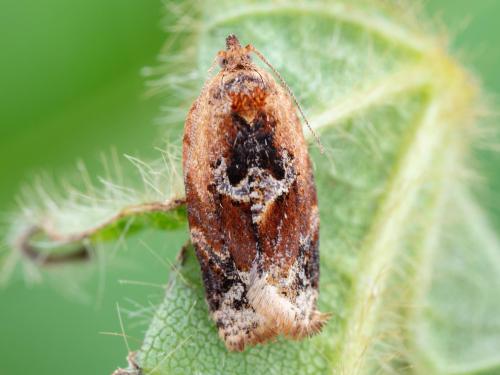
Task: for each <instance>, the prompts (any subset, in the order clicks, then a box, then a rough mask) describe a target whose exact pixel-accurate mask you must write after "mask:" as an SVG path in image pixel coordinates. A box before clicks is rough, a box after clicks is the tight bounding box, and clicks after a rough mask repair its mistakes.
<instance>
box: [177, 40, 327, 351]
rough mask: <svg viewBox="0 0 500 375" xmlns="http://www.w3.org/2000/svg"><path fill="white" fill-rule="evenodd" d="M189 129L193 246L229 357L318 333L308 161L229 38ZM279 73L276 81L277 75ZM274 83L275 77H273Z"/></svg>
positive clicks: (286, 115)
mask: <svg viewBox="0 0 500 375" xmlns="http://www.w3.org/2000/svg"><path fill="white" fill-rule="evenodd" d="M226 45H227V48H226V50H225V51H220V52H219V53H218V62H219V65H220V67H221V70H220V72H219V73H218V74H217V75H215V76H214V77H213V78H212V79H210V80H209V81H208V82H207V83H206V84H205V86H204V88H203V89H202V92H201V94H200V96H199V97H198V99H197V100H196V101H195V102H194V103H193V105H192V107H191V109H190V111H189V114H188V116H187V119H186V123H185V129H184V141H183V168H184V182H185V187H186V199H187V209H188V219H189V226H190V233H191V240H192V243H193V244H194V247H195V249H196V255H197V257H198V260H199V262H200V266H201V270H202V274H203V281H204V284H205V291H206V298H207V301H208V305H209V309H210V312H211V315H212V317H213V319H214V321H215V322H216V324H217V327H218V330H219V336H220V337H221V339H222V340H223V341H224V343H225V344H226V347H227V348H228V349H229V350H236V351H242V350H243V349H244V348H245V347H246V346H247V345H253V344H257V343H262V342H264V341H267V340H270V339H272V338H275V337H276V336H278V335H285V336H287V337H289V338H292V339H301V338H304V337H307V336H310V335H313V334H315V333H318V332H319V331H320V330H321V327H322V326H323V325H324V323H325V321H326V320H327V315H326V314H322V313H320V312H319V311H318V310H317V309H316V301H317V298H318V279H319V253H318V245H319V237H318V236H319V233H318V232H319V216H318V206H317V198H316V188H315V185H314V179H313V173H312V168H311V161H310V160H309V156H308V151H307V144H306V141H305V139H304V135H303V134H302V126H301V122H300V120H299V118H298V116H297V113H296V107H295V105H294V101H293V100H292V99H294V98H293V97H292V96H291V93H290V92H289V91H287V89H286V88H285V87H283V86H281V85H279V84H277V83H276V81H275V80H274V78H273V77H272V76H271V75H270V74H269V73H267V72H266V71H264V70H262V69H261V68H259V67H258V66H256V65H255V64H254V63H253V62H252V60H251V58H250V53H251V52H254V53H255V54H257V56H259V57H260V58H262V59H263V61H264V62H265V63H266V64H268V65H269V63H268V62H267V61H266V60H265V59H264V58H263V56H262V55H261V54H260V53H259V52H258V51H256V50H255V48H254V47H252V46H251V45H248V46H246V47H242V46H241V45H240V43H239V41H238V39H237V38H236V36H234V35H230V36H228V37H227V39H226ZM275 73H277V72H275ZM280 78H281V77H280Z"/></svg>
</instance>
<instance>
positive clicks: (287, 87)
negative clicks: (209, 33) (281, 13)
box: [246, 44, 325, 154]
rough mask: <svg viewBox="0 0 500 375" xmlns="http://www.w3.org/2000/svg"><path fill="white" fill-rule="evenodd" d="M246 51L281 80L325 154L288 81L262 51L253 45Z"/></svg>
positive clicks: (248, 46)
mask: <svg viewBox="0 0 500 375" xmlns="http://www.w3.org/2000/svg"><path fill="white" fill-rule="evenodd" d="M246 49H248V50H249V51H251V52H253V53H255V54H256V55H257V57H258V58H259V59H261V60H262V62H263V63H264V64H266V65H267V66H268V67H269V69H271V70H272V71H273V73H274V74H275V75H276V76H277V77H278V79H279V80H280V82H281V85H282V86H283V87H284V88H285V90H286V91H287V92H288V94H289V95H290V96H291V98H292V99H293V102H294V103H295V105H296V106H297V108H298V109H299V112H300V114H301V116H302V118H303V119H304V121H305V123H306V125H307V127H308V128H309V130H310V131H311V133H312V135H313V136H314V139H315V140H316V143H317V144H318V147H319V150H320V152H321V153H322V154H324V153H325V149H324V148H323V145H322V144H321V141H320V140H319V136H318V134H316V132H315V131H314V130H313V128H312V127H311V125H310V124H309V121H307V117H306V115H305V114H304V111H302V108H301V107H300V104H299V101H298V100H297V98H296V97H295V95H294V94H293V92H292V90H291V89H290V87H289V86H288V85H287V84H286V81H285V79H284V78H283V77H282V76H281V74H280V73H279V72H278V71H277V70H276V69H275V68H274V66H272V65H271V63H270V62H269V61H267V59H266V58H265V57H264V55H263V54H262V53H260V51H259V50H258V49H257V48H255V47H254V46H253V45H251V44H249V45H247V46H246Z"/></svg>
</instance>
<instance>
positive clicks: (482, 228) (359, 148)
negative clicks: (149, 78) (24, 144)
mask: <svg viewBox="0 0 500 375" xmlns="http://www.w3.org/2000/svg"><path fill="white" fill-rule="evenodd" d="M401 4H402V5H400V6H398V5H394V4H392V5H391V4H389V3H386V2H378V1H365V0H355V1H347V0H345V1H342V0H335V1H334V0H331V1H326V0H324V1H323V0H314V1H307V2H306V1H304V2H301V1H297V2H282V1H274V2H268V1H263V0H262V1H260V0H254V1H252V0H240V1H229V0H220V1H215V0H207V1H204V2H192V3H191V2H185V3H172V4H169V12H168V15H167V17H168V26H169V28H170V29H171V30H173V31H175V32H177V34H176V36H175V37H172V38H171V40H169V41H168V43H167V45H168V47H167V48H166V49H165V50H164V52H163V55H162V56H163V58H162V59H163V60H165V61H167V62H168V64H166V67H165V68H159V69H153V70H151V73H153V74H158V73H159V74H164V75H163V76H162V77H160V78H159V79H157V80H156V81H154V82H152V83H151V89H152V91H155V92H156V91H163V92H166V93H168V94H169V97H168V102H169V103H170V104H171V105H173V106H174V108H173V109H172V111H170V114H169V121H170V123H171V124H170V128H169V131H170V135H171V137H172V139H180V137H179V136H180V134H181V133H182V121H183V120H182V119H183V118H184V117H185V116H186V114H187V111H188V108H189V105H190V104H191V103H192V101H193V100H194V99H195V98H196V96H197V93H198V92H199V89H200V88H201V86H202V84H203V81H204V80H205V79H206V78H207V77H208V74H207V70H208V68H209V67H210V66H211V64H212V61H213V59H214V57H215V55H216V52H217V51H218V50H220V49H223V47H224V39H225V37H226V36H227V35H228V34H230V33H235V34H237V35H238V37H239V39H240V40H241V41H242V42H243V43H251V44H253V45H254V46H255V47H256V48H257V49H259V50H260V51H261V52H262V53H263V54H264V55H265V56H266V57H267V58H268V60H269V61H270V62H271V63H272V64H273V65H274V66H275V68H276V69H277V70H278V71H279V72H280V73H281V74H282V75H283V76H284V77H285V79H286V81H287V83H288V84H289V85H290V87H291V88H292V91H294V93H295V95H296V96H297V97H298V98H299V102H300V103H301V104H302V106H303V107H304V110H305V112H306V113H307V114H308V116H309V120H310V122H311V125H312V126H313V128H315V129H316V130H317V131H318V132H320V135H321V142H322V144H323V146H324V148H325V149H326V153H325V154H320V153H319V151H318V149H317V147H316V146H315V145H312V146H311V156H312V159H313V161H314V164H315V175H316V182H317V187H318V194H319V207H320V217H321V233H320V238H321V249H320V252H321V282H320V301H319V303H320V309H321V311H328V312H331V313H332V314H333V317H332V318H331V319H330V321H329V323H328V324H327V325H326V327H325V328H324V330H323V331H322V333H321V334H319V335H317V336H315V337H313V338H311V339H308V340H303V341H300V342H293V341H289V340H285V339H278V340H277V341H276V342H273V343H269V344H266V345H259V346H256V347H252V348H249V349H248V350H246V351H245V352H243V353H230V352H228V351H227V350H226V349H225V347H224V345H223V343H222V342H221V341H220V340H219V338H218V336H217V332H216V328H215V324H214V323H213V321H211V319H210V318H209V313H208V308H207V305H206V302H205V300H204V289H203V286H202V281H201V276H200V271H199V266H198V264H197V262H196V258H195V256H194V253H193V249H192V248H189V249H187V252H186V254H185V260H184V262H182V263H181V264H179V265H178V267H176V268H175V269H174V270H173V271H172V274H171V280H170V283H169V286H168V287H167V289H166V293H165V298H164V301H163V302H162V303H161V304H160V306H159V307H158V309H157V311H156V314H155V317H154V318H153V320H152V322H151V324H150V326H149V329H148V331H147V332H146V336H145V339H144V342H143V345H142V348H141V349H140V351H139V352H138V354H137V357H136V360H137V361H138V364H139V365H140V366H141V367H142V368H143V372H144V373H145V374H156V375H167V374H168V375H170V374H188V373H189V374H191V373H192V374H220V373H231V374H233V373H234V374H254V373H271V374H332V373H334V374H346V375H353V374H371V373H389V374H390V373H395V374H396V373H397V374H417V375H418V374H450V375H451V374H457V375H458V374H464V375H465V374H493V373H498V372H500V351H499V350H498V348H500V295H499V292H498V291H499V290H500V245H499V242H498V239H497V238H496V235H495V233H494V231H493V230H492V229H491V228H490V227H489V223H488V222H487V219H486V217H485V216H484V214H483V213H482V210H481V208H480V207H479V206H478V205H477V203H476V202H475V200H474V198H473V197H472V194H471V193H470V190H471V183H472V181H470V177H469V176H470V173H469V170H470V169H472V168H473V165H474V160H473V155H472V153H471V149H472V146H474V145H476V143H477V140H478V134H480V132H479V131H478V126H479V125H478V119H477V118H476V112H477V109H478V107H479V100H478V96H479V95H478V88H477V87H476V84H475V83H474V80H473V79H472V78H471V77H469V75H468V74H467V73H466V72H465V71H464V70H463V69H462V67H461V66H460V65H459V64H458V63H457V62H456V61H454V60H453V59H452V58H451V57H449V55H448V53H447V51H446V46H445V45H443V43H442V37H441V36H440V35H438V36H433V35H432V30H428V29H426V28H424V27H423V26H421V24H422V23H423V22H422V21H421V20H419V19H418V18H417V16H416V15H415V14H416V11H414V10H412V9H411V3H406V2H402V3H401ZM174 20H176V22H177V23H174ZM162 72H163V73H162ZM305 132H306V134H308V133H307V129H305ZM131 160H132V162H134V164H136V165H137V166H139V170H140V171H141V177H142V179H141V180H142V181H144V187H143V189H139V190H137V189H134V190H133V191H132V193H130V191H129V190H128V189H127V188H116V184H115V183H105V184H104V197H105V199H95V198H96V197H98V198H99V197H100V196H101V195H100V194H101V193H96V192H95V191H94V190H95V189H93V188H89V189H87V190H89V191H90V192H91V194H87V195H88V196H90V197H93V198H92V199H91V200H90V201H89V202H90V203H91V204H89V202H87V201H86V198H85V199H82V196H81V195H78V194H76V193H71V194H69V197H67V198H66V199H62V200H58V199H57V198H52V196H49V195H47V194H42V196H43V197H44V199H43V200H42V202H43V204H42V206H40V205H38V206H36V205H35V209H32V208H26V209H25V214H24V215H22V216H21V219H22V220H21V224H19V225H17V226H15V228H17V229H19V228H21V229H22V228H30V225H31V226H36V227H37V228H42V229H43V230H44V232H45V235H47V236H48V240H49V241H53V240H55V239H56V237H57V236H51V233H53V230H54V228H55V229H56V230H57V233H63V234H64V235H65V236H66V237H65V238H66V239H68V241H63V242H64V244H68V243H70V244H71V243H73V242H75V241H70V240H77V241H76V242H78V241H82V240H91V241H94V242H96V243H99V242H102V241H108V240H114V239H117V238H119V237H120V236H122V235H123V233H124V231H126V232H130V229H134V231H138V230H139V229H142V228H145V227H156V228H160V229H162V230H167V231H168V230H170V229H173V228H176V227H178V226H179V225H182V222H183V221H184V216H185V215H184V212H183V208H181V207H178V206H177V205H175V209H176V210H175V211H171V210H168V212H167V214H166V215H165V212H162V210H153V211H152V212H144V211H143V210H138V211H132V212H131V211H130V210H129V211H127V207H128V209H130V207H147V206H148V205H149V204H151V202H157V203H158V202H159V203H161V204H165V203H166V202H171V201H172V199H179V200H182V199H183V198H182V194H181V193H179V191H182V190H181V189H180V188H173V187H174V186H178V185H179V181H180V178H179V176H180V173H179V172H172V171H177V169H178V167H179V165H178V162H174V163H167V164H168V165H169V168H167V169H166V170H165V169H155V168H153V167H150V166H149V165H148V164H146V163H142V162H139V161H138V160H137V159H131ZM165 171H166V172H165ZM169 171H170V172H169ZM84 180H85V179H84ZM120 186H126V184H120ZM165 189H166V190H165ZM87 195H85V197H87ZM104 202H107V203H106V204H105V203H104ZM144 205H146V206H144ZM26 207H32V206H31V205H29V204H28V205H26ZM75 207H76V208H77V210H76V211H75V209H74V208H75ZM126 212H128V213H130V215H126V214H124V213H126ZM121 215H123V217H122V216H121ZM164 215H165V216H164ZM47 218H49V219H50V220H49V219H47ZM68 218H69V219H68ZM96 218H97V219H96ZM127 218H129V219H130V218H133V220H137V222H136V224H135V225H132V224H130V222H129V221H128V220H127ZM23 223H24V224H23ZM26 223H27V224H29V225H26ZM47 223H50V225H47ZM96 223H97V225H96ZM15 228H14V229H15ZM89 228H90V229H89ZM92 228H94V230H92ZM89 230H90V231H89ZM13 233H14V235H13V242H14V243H16V241H15V240H16V239H17V240H18V239H19V233H23V232H22V231H21V232H19V230H18V231H15V230H14V232H13ZM51 245H52V247H54V246H55V247H57V246H58V245H60V243H58V242H57V241H55V242H52V243H51Z"/></svg>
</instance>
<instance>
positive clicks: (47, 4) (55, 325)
mask: <svg viewBox="0 0 500 375" xmlns="http://www.w3.org/2000/svg"><path fill="white" fill-rule="evenodd" d="M425 8H426V11H427V12H428V13H429V14H430V15H432V17H434V18H438V19H440V20H442V21H443V23H444V24H446V25H447V27H448V29H450V30H451V35H452V36H453V40H454V41H453V44H452V48H453V52H454V53H455V55H456V56H458V57H459V58H460V59H461V60H462V61H463V62H464V63H465V64H466V65H467V66H468V67H469V68H470V69H471V70H472V71H473V72H475V73H476V74H477V76H478V77H479V78H480V79H481V80H482V82H483V84H484V87H485V88H486V91H487V92H488V93H489V95H490V98H491V99H492V101H496V98H495V96H496V95H498V93H500V74H498V66H499V65H498V64H499V63H500V48H498V36H499V35H500V23H499V22H498V17H499V16H500V2H499V1H497V0H478V1H475V2H472V1H470V0H430V1H428V2H426V5H425ZM163 15H164V10H163V8H162V5H161V1H160V0H149V1H143V2H139V1H118V0H108V1H97V0H86V1H72V2H61V1H56V0H46V1H43V2H40V1H35V0H16V1H12V0H4V1H3V2H2V6H1V10H0V48H1V50H0V51H1V52H0V54H1V55H0V173H1V183H0V213H1V214H2V219H3V220H2V221H3V222H4V223H5V224H8V219H9V217H8V212H9V211H12V210H13V209H14V208H15V207H16V203H15V196H16V192H17V191H18V189H19V188H20V187H21V186H22V185H23V183H25V182H29V181H30V177H31V176H33V174H34V173H38V172H41V171H47V173H48V174H49V175H53V176H57V175H65V174H66V173H67V172H68V171H72V170H74V166H75V162H76V161H77V160H78V159H82V160H84V161H85V163H86V165H87V166H88V168H89V170H91V171H92V173H93V174H94V173H95V174H98V173H99V171H100V170H101V169H100V168H101V165H100V154H101V152H109V151H110V150H111V148H112V147H114V148H115V149H116V150H117V152H118V154H123V153H131V154H134V155H140V156H143V157H148V156H155V155H157V153H156V152H155V151H154V150H153V145H161V134H162V131H164V130H165V129H162V128H161V126H158V125H155V124H157V123H158V121H157V119H158V118H159V116H160V107H161V102H162V100H163V99H164V98H161V97H153V98H150V97H146V95H145V91H146V90H145V86H144V78H142V77H141V75H140V70H141V68H142V67H144V66H154V65H156V64H157V60H156V55H157V54H158V52H159V50H160V48H161V45H162V43H163V41H164V40H165V36H166V35H165V34H164V32H163V31H162V30H161V29H162V26H161V19H162V16H163ZM480 161H481V164H480V166H479V168H480V169H481V170H482V172H483V173H484V174H485V175H486V177H487V180H486V181H487V184H485V187H483V188H481V192H480V194H481V199H482V200H483V202H484V204H485V205H486V206H487V207H488V208H489V212H490V215H491V217H492V219H493V220H494V221H495V223H496V226H497V228H500V208H499V206H498V204H496V205H495V202H496V199H495V192H496V191H500V169H499V168H498V165H500V159H499V157H498V156H495V155H494V154H493V153H492V152H488V151H480ZM183 237H185V236H184V235H183V233H181V232H179V234H178V235H177V236H175V235H174V236H173V237H169V238H168V241H165V238H164V237H162V235H161V233H153V232H152V233H146V234H145V235H144V236H142V237H141V242H139V241H138V239H132V240H131V241H128V243H127V246H124V247H120V249H119V251H118V252H117V253H116V255H115V256H114V257H113V258H112V262H111V263H110V264H108V265H106V270H104V269H103V266H101V268H100V269H99V267H96V266H93V265H88V266H85V267H83V268H79V269H78V270H76V269H72V268H67V269H65V270H55V272H54V274H53V275H52V276H49V277H46V279H47V280H46V282H44V283H41V284H35V285H32V286H29V285H27V284H26V282H25V280H24V278H23V274H22V273H21V272H17V273H16V274H15V275H14V277H13V279H12V280H11V282H10V283H9V284H8V285H7V287H6V288H4V289H0V375H11V374H35V373H36V374H38V375H42V374H72V375H78V374H86V375H88V374H110V373H111V372H112V370H114V369H115V368H116V366H117V365H119V364H124V363H125V360H124V357H125V355H126V352H127V349H126V347H125V344H124V341H123V339H122V338H121V337H118V336H112V335H105V334H101V333H100V332H120V326H119V320H118V315H117V311H116V303H117V302H119V303H120V306H121V307H122V308H123V309H124V310H126V309H129V310H131V311H132V312H134V313H138V317H135V318H133V319H126V327H125V328H126V331H127V334H128V335H130V336H132V337H130V339H129V343H130V346H131V347H132V348H137V347H138V345H139V344H140V339H141V337H142V332H143V330H144V329H145V328H146V324H147V316H148V315H147V314H149V313H150V311H151V306H153V305H154V304H155V303H157V302H159V300H160V298H161V296H162V289H161V288H156V287H154V286H150V287H146V286H134V285H124V284H123V283H120V282H119V280H122V279H127V280H141V281H146V282H149V283H154V284H163V283H165V281H166V275H167V272H168V271H167V267H165V266H164V265H163V264H161V263H160V262H159V261H158V260H157V259H155V257H154V256H152V255H151V253H150V252H148V251H147V250H146V245H147V244H150V245H151V246H152V247H154V248H155V251H157V252H158V253H160V254H164V255H165V256H168V257H171V258H173V257H174V256H175V253H176V251H177V249H178V248H179V247H180V245H181V243H182V239H183ZM144 242H145V243H146V244H145V243H144ZM165 242H168V246H167V244H166V243H165ZM113 250H115V249H114V248H113V247H110V251H113ZM108 262H109V260H108ZM100 264H101V265H103V263H102V262H101V263H100ZM80 282H82V285H83V286H81V287H79V286H78V285H79V283H80ZM139 305H140V306H142V307H140V306H139Z"/></svg>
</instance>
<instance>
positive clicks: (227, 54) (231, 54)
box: [217, 34, 252, 70]
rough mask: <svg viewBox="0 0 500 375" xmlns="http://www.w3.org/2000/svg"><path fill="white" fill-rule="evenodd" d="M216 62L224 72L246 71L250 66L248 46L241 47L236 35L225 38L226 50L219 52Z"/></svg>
mask: <svg viewBox="0 0 500 375" xmlns="http://www.w3.org/2000/svg"><path fill="white" fill-rule="evenodd" d="M217 62H218V63H219V66H220V67H221V68H222V69H224V70H238V69H246V68H248V67H249V66H250V65H252V59H251V58H250V49H249V46H246V47H242V46H241V44H240V41H239V40H238V38H237V37H236V35H234V34H231V35H229V36H228V37H227V38H226V50H225V51H219V53H218V54H217Z"/></svg>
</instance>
